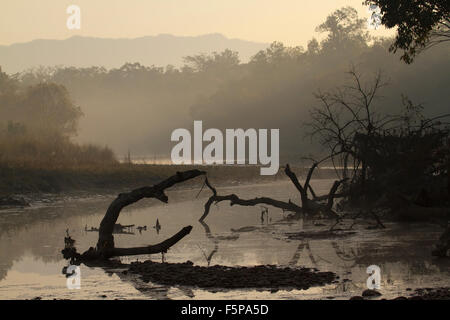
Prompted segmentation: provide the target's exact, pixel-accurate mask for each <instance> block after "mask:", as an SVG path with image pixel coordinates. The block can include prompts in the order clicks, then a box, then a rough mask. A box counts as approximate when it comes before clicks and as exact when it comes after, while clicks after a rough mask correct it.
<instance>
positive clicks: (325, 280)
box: [0, 0, 450, 299]
mask: <svg viewBox="0 0 450 320" xmlns="http://www.w3.org/2000/svg"><path fill="white" fill-rule="evenodd" d="M403 2H404V1H396V2H395V3H403ZM412 2H415V1H412ZM426 2H427V3H428V4H429V6H430V7H432V8H433V9H429V8H428V7H427V6H425V7H420V6H417V5H412V6H402V5H399V7H398V8H393V7H392V6H390V5H389V1H387V0H373V1H366V4H367V5H373V4H376V5H378V6H379V8H380V10H381V14H382V18H381V23H382V24H383V25H385V26H386V27H388V28H394V27H395V28H397V29H396V34H395V36H394V37H384V38H382V37H374V36H372V35H371V32H370V29H368V26H367V19H366V18H361V17H359V16H358V14H357V11H356V9H354V8H352V7H343V8H341V9H339V10H336V11H334V12H331V13H329V15H328V17H327V18H326V19H325V20H324V21H323V23H321V24H320V25H318V26H317V29H316V31H317V32H318V33H319V34H320V39H316V38H311V39H310V41H309V42H308V44H307V46H306V47H302V46H297V47H289V46H285V45H284V44H283V43H281V42H273V43H271V44H268V45H267V46H266V47H264V48H262V49H261V48H258V50H257V51H255V52H254V53H253V54H252V55H248V54H246V57H245V58H242V57H241V56H240V53H239V52H238V51H235V50H233V49H224V50H220V51H214V52H208V53H203V52H198V53H196V54H193V55H188V56H184V57H183V59H182V63H181V64H180V65H177V66H175V65H166V66H159V65H146V64H142V63H141V62H137V61H122V63H121V64H122V66H121V67H112V68H106V67H104V66H102V65H93V66H90V67H80V66H70V65H35V66H33V67H31V68H26V69H24V70H20V71H17V72H7V71H6V70H8V67H7V66H2V54H3V53H2V52H3V51H2V50H3V48H0V67H2V69H0V297H8V298H10V297H13V298H17V297H18V298H21V297H22V298H27V299H32V298H37V299H49V298H52V299H53V298H58V299H59V298H61V299H65V298H66V299H78V298H91V299H98V298H107V299H115V298H117V299H130V298H131V299H132V298H138V299H139V298H151V299H185V298H206V299H236V298H237V299H242V297H250V298H256V299H259V298H263V299H292V298H294V299H325V298H326V299H381V298H386V299H449V297H450V286H449V281H450V260H449V256H450V224H449V222H450V136H449V134H450V109H449V101H450V90H449V83H450V46H449V45H450V43H449V41H448V40H449V39H450V32H449V27H450V8H449V5H448V3H447V2H446V1H426ZM427 8H428V9H427ZM392 10H396V14H393V13H392ZM427 10H431V11H427ZM215 36H217V35H215ZM70 40H71V39H68V40H65V41H70ZM174 50H175V49H174ZM170 54H172V53H170ZM247 55H248V57H247ZM136 56H138V53H136ZM108 59H109V58H108ZM241 59H242V60H241ZM2 70H3V71H2ZM194 120H202V121H203V124H204V125H205V126H207V127H208V128H217V129H220V130H223V131H224V130H225V129H226V128H243V129H246V128H256V129H258V128H267V129H272V128H277V129H279V132H280V141H279V142H280V150H279V151H280V168H279V170H278V173H277V174H275V175H272V176H270V175H266V176H265V175H260V168H259V166H258V165H249V164H245V165H242V164H240V165H221V164H216V165H206V164H195V165H194V164H192V165H190V164H184V165H174V164H171V161H170V152H171V149H172V147H173V143H172V142H171V141H170V136H171V132H172V131H173V130H174V129H176V128H188V129H191V128H192V124H193V122H194ZM369 266H376V267H379V269H380V272H381V284H380V286H379V287H375V288H372V287H370V286H369V287H368V285H367V283H368V282H367V281H368V278H369V277H370V276H371V275H372V273H371V272H369V273H368V270H367V268H368V267H369ZM31 269H32V271H29V270H31ZM73 270H75V271H73ZM69 271H70V272H69ZM30 272H31V273H32V274H38V276H36V277H35V278H34V280H32V279H30V280H27V279H28V278H27V277H24V274H25V275H26V274H31V273H30ZM80 272H81V277H78V278H76V279H77V280H76V281H81V290H78V291H75V292H74V291H70V290H67V287H66V280H67V284H69V282H70V283H72V282H71V281H72V280H73V279H75V277H74V275H77V273H80ZM29 277H31V276H29ZM24 279H25V280H24ZM27 281H28V282H27ZM76 281H75V284H76ZM30 284H31V285H30ZM42 284H45V285H42ZM78 285H80V283H78ZM20 286H22V287H25V286H30V288H31V289H27V290H28V291H27V293H26V294H25V293H24V292H20V290H19V289H14V288H18V287H19V288H20ZM2 287H3V288H2ZM15 290H16V291H17V292H16V291H15Z"/></svg>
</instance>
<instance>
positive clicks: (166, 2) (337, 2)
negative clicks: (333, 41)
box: [0, 0, 386, 45]
mask: <svg viewBox="0 0 450 320" xmlns="http://www.w3.org/2000/svg"><path fill="white" fill-rule="evenodd" d="M362 2H363V0H346V1H344V0H320V1H319V0H1V1H0V44H3V45H5V44H6V45H7V44H11V43H16V42H26V41H30V40H33V39H65V38H68V37H70V36H73V35H83V36H94V37H106V38H135V37H141V36H146V35H157V34H160V33H171V34H174V35H190V36H195V35H200V34H207V33H216V32H217V33H222V34H224V35H225V36H227V37H230V38H240V39H245V40H253V41H259V42H272V41H275V40H277V41H282V42H284V43H285V44H287V45H305V44H306V42H307V40H309V39H310V38H311V37H312V36H313V35H315V33H314V28H315V27H316V26H317V25H318V24H320V23H321V22H323V21H324V19H325V18H326V16H327V15H328V14H330V13H331V12H332V11H334V10H335V9H338V8H340V7H342V6H346V5H351V6H353V7H355V8H356V9H358V10H359V12H360V16H361V17H368V16H369V12H368V11H367V7H365V6H363V5H362ZM71 4H76V5H78V6H79V7H80V8H81V29H80V30H69V29H67V27H66V20H67V18H68V16H69V15H68V14H67V13H66V9H67V7H68V6H69V5H71ZM373 32H374V33H375V34H376V35H382V34H386V31H385V30H377V31H373Z"/></svg>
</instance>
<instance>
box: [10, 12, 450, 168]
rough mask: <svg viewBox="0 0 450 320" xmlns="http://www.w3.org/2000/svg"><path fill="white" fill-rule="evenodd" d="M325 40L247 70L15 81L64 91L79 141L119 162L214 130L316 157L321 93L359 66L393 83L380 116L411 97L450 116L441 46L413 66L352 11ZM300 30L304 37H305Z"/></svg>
mask: <svg viewBox="0 0 450 320" xmlns="http://www.w3.org/2000/svg"><path fill="white" fill-rule="evenodd" d="M317 31H318V32H320V33H321V35H322V37H321V38H322V39H321V40H320V41H319V40H317V39H315V38H313V39H311V40H310V41H309V43H308V45H307V46H306V48H304V47H301V46H298V47H287V46H284V45H283V44H282V43H279V42H274V43H272V45H271V46H270V47H269V48H267V49H266V50H263V51H260V52H258V53H257V54H256V55H255V56H253V57H252V58H251V60H250V61H249V62H248V63H241V62H240V60H239V55H238V53H237V52H233V51H231V50H225V51H223V52H217V53H213V54H198V55H194V56H189V57H186V58H185V59H184V66H183V67H181V68H175V67H174V66H166V67H158V66H143V65H141V64H139V63H134V62H129V63H125V64H124V65H123V66H122V67H121V68H117V69H110V70H107V69H105V68H102V67H101V66H93V67H91V68H73V67H54V68H35V69H33V70H28V71H25V72H22V73H20V74H16V75H13V76H12V77H13V78H14V79H16V80H17V81H18V82H19V83H20V84H21V85H22V86H29V85H36V84H39V83H41V82H46V83H57V84H60V85H63V86H65V87H66V88H67V90H68V91H69V92H70V94H71V96H72V98H73V100H74V101H76V103H77V104H78V105H80V106H81V108H82V111H83V113H84V117H82V118H81V119H80V131H79V135H78V141H82V142H95V143H99V144H101V145H108V146H110V147H111V148H112V149H113V150H114V151H115V152H116V153H117V154H118V155H120V157H123V156H124V155H125V154H126V153H127V152H128V150H129V149H130V150H131V152H132V154H133V155H147V156H153V155H154V154H156V155H169V154H170V149H171V147H172V145H171V143H170V133H171V132H172V131H173V130H174V129H176V128H180V127H185V128H191V126H192V123H193V120H203V123H204V126H205V127H209V128H211V127H215V128H219V129H224V128H238V127H242V128H251V127H253V128H280V135H281V136H280V143H281V146H280V148H281V156H282V158H283V159H282V160H281V161H295V160H297V159H298V158H299V155H305V154H308V153H313V152H314V153H315V152H317V151H318V148H319V147H318V146H317V145H318V144H317V143H316V142H315V141H310V140H309V139H305V131H306V129H305V127H304V126H303V124H304V123H307V122H308V121H309V120H310V115H309V110H310V109H311V108H312V107H314V106H316V105H317V104H318V103H319V101H317V100H316V98H315V96H314V93H316V92H318V91H319V90H322V91H327V90H329V89H330V88H334V87H337V86H341V85H345V84H346V83H347V81H348V79H347V78H346V77H345V76H344V74H345V71H347V70H348V69H349V67H350V66H351V65H353V66H355V67H356V68H357V70H358V71H359V72H360V73H361V74H362V75H365V76H366V77H367V78H368V79H369V78H370V77H371V76H372V74H373V73H375V72H376V71H379V70H381V71H382V72H383V73H384V75H385V77H386V78H388V79H389V85H388V86H387V87H386V88H384V90H383V94H382V96H383V98H382V99H380V100H379V101H377V110H378V111H379V112H396V111H399V110H400V109H401V108H402V95H403V96H408V98H409V99H411V100H412V101H414V102H415V103H421V104H423V105H424V107H425V111H424V112H425V114H426V115H427V116H433V115H438V114H440V113H443V112H445V110H446V109H447V108H448V107H447V105H446V101H449V99H450V93H449V91H448V90H447V86H448V85H447V84H448V83H449V80H450V72H449V71H450V64H449V46H448V44H443V45H441V46H437V47H435V48H432V49H430V50H428V51H426V52H424V53H423V54H422V55H420V56H419V57H418V58H417V63H414V64H411V65H407V64H404V63H402V62H401V61H400V56H401V55H400V53H399V54H392V53H390V52H389V46H390V44H391V43H392V39H380V38H373V37H372V36H371V35H370V30H368V29H367V21H366V19H361V18H359V17H358V16H357V13H356V10H354V9H352V8H350V7H346V8H342V9H340V10H337V11H335V12H334V13H332V14H330V15H329V16H328V18H327V19H326V20H325V21H324V22H323V23H322V24H321V25H319V26H318V27H317ZM299 32H300V31H299Z"/></svg>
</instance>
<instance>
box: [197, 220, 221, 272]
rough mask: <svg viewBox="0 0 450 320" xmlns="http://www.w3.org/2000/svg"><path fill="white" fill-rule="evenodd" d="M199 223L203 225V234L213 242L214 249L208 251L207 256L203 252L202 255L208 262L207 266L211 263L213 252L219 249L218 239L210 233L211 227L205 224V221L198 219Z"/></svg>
mask: <svg viewBox="0 0 450 320" xmlns="http://www.w3.org/2000/svg"><path fill="white" fill-rule="evenodd" d="M200 224H201V225H202V226H203V228H204V229H205V234H206V237H207V238H208V239H209V240H211V241H212V242H213V243H214V249H213V250H212V251H211V252H210V254H209V255H208V256H206V254H205V253H204V252H203V255H204V256H205V259H206V262H207V263H208V267H209V265H210V264H211V259H212V257H213V256H214V254H215V253H216V252H217V251H218V250H219V240H217V239H216V238H215V237H214V236H213V235H212V234H211V229H210V228H209V226H208V225H207V224H206V222H203V221H200ZM202 251H203V250H202Z"/></svg>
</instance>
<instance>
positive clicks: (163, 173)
mask: <svg viewBox="0 0 450 320" xmlns="http://www.w3.org/2000/svg"><path fill="white" fill-rule="evenodd" d="M191 169H199V170H204V171H206V172H207V173H208V178H209V180H210V181H211V182H212V183H214V184H215V185H233V184H241V183H248V182H252V183H257V182H274V181H277V180H279V179H285V175H284V173H283V170H282V169H281V168H280V170H279V172H278V173H277V174H276V175H274V176H261V175H260V172H259V167H258V166H247V165H246V166H225V165H217V166H199V165H155V164H152V165H149V164H112V165H105V166H79V167H67V168H57V167H56V168H30V167H14V166H5V165H0V197H2V196H3V197H6V196H10V195H33V194H39V193H51V194H58V193H67V192H88V193H89V192H93V193H111V192H117V191H122V190H129V189H133V188H138V187H141V186H146V185H153V184H155V183H157V182H159V181H161V180H163V179H165V178H167V177H169V176H171V175H174V174H175V173H176V172H177V171H185V170H191ZM294 169H295V171H296V172H297V174H298V176H299V177H302V176H304V175H306V172H307V169H305V168H294ZM334 176H335V174H334V171H333V170H331V169H320V170H317V172H316V174H315V178H316V179H320V178H330V177H334ZM193 183H196V181H192V182H188V183H187V184H184V185H189V184H193Z"/></svg>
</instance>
